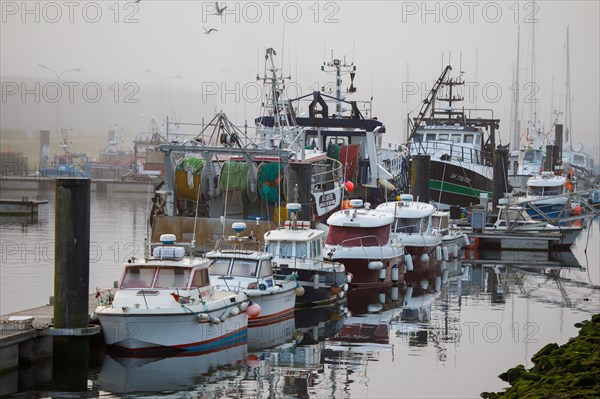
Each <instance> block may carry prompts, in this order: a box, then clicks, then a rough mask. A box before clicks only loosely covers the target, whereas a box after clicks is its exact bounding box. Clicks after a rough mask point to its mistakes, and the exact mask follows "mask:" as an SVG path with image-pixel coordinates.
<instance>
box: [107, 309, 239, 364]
mask: <svg viewBox="0 0 600 399" xmlns="http://www.w3.org/2000/svg"><path fill="white" fill-rule="evenodd" d="M182 309H183V308H182ZM106 310H107V311H102V309H100V310H99V311H98V310H97V311H96V314H97V315H98V320H99V321H100V324H101V326H102V332H103V335H104V340H105V342H106V344H107V345H114V346H116V347H118V348H120V349H123V350H125V351H127V352H131V353H135V354H145V355H158V354H168V353H178V352H186V351H189V352H194V353H196V354H201V353H210V352H215V351H219V350H222V349H226V348H231V347H235V346H238V345H243V344H246V342H247V326H248V318H247V315H246V313H244V312H241V313H239V314H237V315H235V316H233V315H229V317H227V318H226V319H225V320H224V321H220V322H219V323H213V322H211V321H199V320H198V319H197V317H196V314H193V313H188V312H185V313H184V312H183V310H182V313H181V314H158V313H152V314H143V313H141V312H137V313H134V312H132V311H131V310H128V311H123V310H122V309H118V308H108V307H107V308H106ZM108 310H109V311H108ZM221 313H222V312H221ZM209 315H211V316H216V317H218V316H219V315H217V314H216V313H215V314H211V313H209Z"/></svg>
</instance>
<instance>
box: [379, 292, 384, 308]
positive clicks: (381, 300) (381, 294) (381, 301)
mask: <svg viewBox="0 0 600 399" xmlns="http://www.w3.org/2000/svg"><path fill="white" fill-rule="evenodd" d="M379 303H380V304H382V305H383V304H384V303H385V292H380V293H379Z"/></svg>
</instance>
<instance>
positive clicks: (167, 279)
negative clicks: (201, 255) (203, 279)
mask: <svg viewBox="0 0 600 399" xmlns="http://www.w3.org/2000/svg"><path fill="white" fill-rule="evenodd" d="M190 271H191V270H190V269H189V268H181V267H160V268H159V269H158V274H157V275H156V281H155V283H154V288H185V287H187V282H188V279H189V278H190Z"/></svg>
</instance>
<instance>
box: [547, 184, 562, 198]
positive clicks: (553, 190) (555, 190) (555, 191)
mask: <svg viewBox="0 0 600 399" xmlns="http://www.w3.org/2000/svg"><path fill="white" fill-rule="evenodd" d="M563 187H564V186H556V187H544V195H548V196H551V195H561V194H563Z"/></svg>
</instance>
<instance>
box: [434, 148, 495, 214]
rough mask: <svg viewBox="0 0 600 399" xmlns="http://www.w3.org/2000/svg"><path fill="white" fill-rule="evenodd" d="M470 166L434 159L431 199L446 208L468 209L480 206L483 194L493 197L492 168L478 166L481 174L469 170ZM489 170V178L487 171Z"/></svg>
mask: <svg viewBox="0 0 600 399" xmlns="http://www.w3.org/2000/svg"><path fill="white" fill-rule="evenodd" d="M468 166H469V164H457V163H453V162H445V161H442V160H436V159H432V160H431V164H430V174H429V192H430V198H431V199H432V200H433V201H434V202H436V203H438V204H441V205H444V206H445V207H449V206H451V205H458V206H461V207H467V206H470V205H475V204H479V202H480V198H481V194H482V193H485V194H487V196H488V198H491V197H492V193H493V189H494V186H493V181H492V173H491V167H485V166H481V165H478V168H479V169H481V172H478V171H476V170H474V169H469V168H468ZM488 169H489V176H487V174H488V173H486V171H487V170H488Z"/></svg>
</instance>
